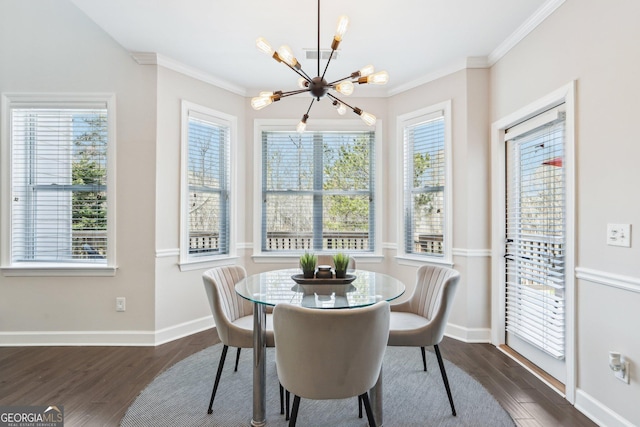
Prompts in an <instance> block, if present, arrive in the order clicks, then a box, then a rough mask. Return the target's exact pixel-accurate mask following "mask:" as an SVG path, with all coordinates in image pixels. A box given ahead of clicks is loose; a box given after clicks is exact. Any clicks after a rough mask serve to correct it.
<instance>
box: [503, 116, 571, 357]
mask: <svg viewBox="0 0 640 427" xmlns="http://www.w3.org/2000/svg"><path fill="white" fill-rule="evenodd" d="M547 117H549V118H550V119H549V120H545V123H544V124H540V125H538V126H536V127H534V128H533V129H527V128H526V126H524V127H520V129H519V130H522V129H524V132H518V129H514V131H515V132H511V134H512V135H513V134H516V135H517V136H515V137H511V138H510V135H509V134H510V132H509V131H507V153H508V154H507V156H509V158H508V159H507V162H506V164H507V203H506V205H507V216H506V218H507V219H506V221H507V223H506V255H505V258H506V329H507V331H508V332H510V333H513V334H515V335H516V336H518V337H519V338H521V339H523V340H525V341H527V342H529V343H530V344H532V345H534V346H536V347H538V348H540V349H541V350H543V351H545V352H547V353H548V354H550V355H552V356H553V357H555V358H557V359H563V358H564V348H565V292H564V285H565V265H564V259H565V246H566V237H565V173H564V165H563V160H564V128H565V127H564V115H563V114H562V113H560V112H559V110H555V111H553V112H552V114H548V113H547ZM529 127H530V126H529ZM518 133H520V134H519V135H518Z"/></svg>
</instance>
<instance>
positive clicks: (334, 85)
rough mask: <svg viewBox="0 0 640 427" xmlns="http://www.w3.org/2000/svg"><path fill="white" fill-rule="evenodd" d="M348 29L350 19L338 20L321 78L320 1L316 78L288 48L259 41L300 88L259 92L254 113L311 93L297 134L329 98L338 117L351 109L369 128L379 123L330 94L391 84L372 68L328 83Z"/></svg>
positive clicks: (254, 102)
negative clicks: (327, 76)
mask: <svg viewBox="0 0 640 427" xmlns="http://www.w3.org/2000/svg"><path fill="white" fill-rule="evenodd" d="M348 26H349V18H347V17H346V16H344V15H343V16H340V17H339V18H338V26H337V29H336V32H335V35H334V36H333V42H332V43H331V53H330V55H329V59H328V61H327V64H326V66H325V67H324V71H323V72H322V74H320V58H321V54H320V0H318V71H317V75H316V77H313V78H312V77H309V75H308V74H307V73H306V72H304V70H303V69H302V66H301V65H300V63H299V62H298V60H297V59H296V57H295V56H294V54H293V51H292V50H291V48H290V47H289V46H286V45H284V46H280V48H279V49H278V50H277V51H274V50H273V49H272V47H271V45H270V44H269V43H268V42H267V41H266V40H265V39H264V38H262V37H260V38H258V39H257V40H256V47H257V48H258V49H259V50H260V51H262V52H264V53H266V54H267V55H270V56H271V57H272V58H273V59H275V60H276V61H277V62H281V63H283V64H285V65H286V66H287V67H289V68H290V69H291V70H293V71H294V72H295V73H296V74H298V75H299V76H300V78H299V79H298V87H299V89H297V90H291V91H288V92H283V91H281V90H279V91H275V92H260V94H259V95H258V96H256V97H255V98H252V99H251V106H252V107H253V109H254V110H260V109H262V108H264V107H266V106H268V105H270V104H272V103H273V102H275V101H279V100H280V99H282V98H285V97H287V96H292V95H298V94H300V93H304V92H309V93H310V94H311V97H312V98H313V99H312V100H311V104H309V108H308V109H307V112H306V113H305V114H304V115H303V116H302V119H301V120H300V123H298V126H297V131H298V132H304V131H305V129H306V126H307V119H308V118H309V112H310V111H311V107H312V106H313V103H314V102H315V101H320V100H321V99H322V98H324V97H325V96H327V97H328V98H329V99H331V100H332V101H333V105H334V107H336V109H337V111H338V114H340V115H344V114H345V113H346V112H347V108H350V109H351V111H353V112H354V113H355V114H357V115H358V116H360V118H361V119H362V121H364V122H365V123H366V124H367V125H369V126H373V125H375V123H376V116H374V115H373V114H371V113H367V112H366V111H362V110H361V109H360V108H358V107H352V106H351V105H349V104H347V103H346V102H344V101H343V100H341V99H340V98H338V97H337V96H336V95H334V94H333V93H331V91H335V92H337V93H340V94H342V95H345V96H349V95H351V94H352V93H353V90H354V83H358V84H385V83H387V81H389V74H388V73H387V72H386V71H380V72H377V73H374V68H373V65H367V66H365V67H363V68H361V69H360V70H358V71H354V72H353V73H351V74H350V75H348V76H346V77H343V78H341V79H338V80H334V81H332V82H327V80H325V77H324V76H325V74H326V72H327V68H329V64H330V63H331V59H332V58H333V56H334V53H335V52H336V50H337V49H338V46H339V45H340V42H341V41H342V38H343V36H344V34H345V33H346V32H347V27H348Z"/></svg>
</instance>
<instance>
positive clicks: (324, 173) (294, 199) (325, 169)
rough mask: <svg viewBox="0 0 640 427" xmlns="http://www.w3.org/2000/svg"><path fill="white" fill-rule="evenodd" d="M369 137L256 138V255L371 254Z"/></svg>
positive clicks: (273, 134) (287, 134)
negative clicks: (259, 160) (258, 152)
mask: <svg viewBox="0 0 640 427" xmlns="http://www.w3.org/2000/svg"><path fill="white" fill-rule="evenodd" d="M374 147H375V132H371V131H340V132H305V133H297V132H282V131H263V132H262V251H263V252H276V251H298V252H299V251H304V250H311V251H332V250H340V251H343V250H348V251H349V252H372V251H373V250H374V242H375V238H374V229H375V226H374V225H375V217H374V211H375V209H374V204H375V197H374V195H375V191H374V190H375V188H374V182H375V179H374V178H375V177H374V173H375V168H374V165H375V161H374Z"/></svg>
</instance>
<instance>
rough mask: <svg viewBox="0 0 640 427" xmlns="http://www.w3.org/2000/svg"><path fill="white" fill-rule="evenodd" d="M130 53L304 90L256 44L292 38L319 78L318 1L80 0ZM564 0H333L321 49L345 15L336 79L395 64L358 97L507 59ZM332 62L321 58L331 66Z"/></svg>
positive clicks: (324, 16) (241, 86)
mask: <svg viewBox="0 0 640 427" xmlns="http://www.w3.org/2000/svg"><path fill="white" fill-rule="evenodd" d="M71 1H72V2H73V3H74V4H75V5H76V6H77V7H78V8H80V9H81V10H82V11H83V12H84V13H85V14H86V15H88V16H89V18H91V19H92V20H93V21H94V22H96V23H97V24H98V25H99V26H100V27H102V29H104V31H106V32H107V33H108V34H109V35H110V36H111V37H113V38H114V39H115V40H116V41H117V42H118V43H119V44H120V45H122V46H123V47H124V48H125V49H126V50H128V51H130V52H145V53H156V54H157V56H154V57H157V58H158V59H157V60H158V61H159V63H163V62H164V63H165V64H170V66H171V67H173V68H177V69H182V70H187V72H191V73H192V74H194V75H199V76H201V77H202V76H206V77H207V79H208V80H209V81H213V82H216V83H218V84H219V85H220V86H222V87H225V88H227V89H230V90H232V91H233V92H236V93H239V94H242V95H246V96H253V95H257V92H258V91H260V90H269V91H274V90H285V91H286V90H293V89H296V82H297V78H298V76H297V75H296V74H295V73H294V72H293V71H291V70H289V69H288V68H287V67H286V66H285V65H284V64H279V63H277V62H276V61H274V60H273V59H271V58H269V57H268V56H266V55H265V54H263V53H262V52H260V51H259V50H258V49H256V47H255V40H256V39H257V38H258V37H264V38H265V39H267V40H268V41H269V42H270V43H271V45H272V46H273V47H274V49H277V48H278V47H279V46H280V45H283V44H286V45H289V46H290V47H291V48H292V49H293V52H294V53H295V55H296V57H297V59H298V61H299V62H300V63H301V65H302V68H303V70H305V71H306V72H307V74H309V75H310V76H311V77H314V76H316V75H317V74H318V73H317V69H318V64H317V61H316V60H315V59H314V60H308V59H306V58H305V49H309V50H314V51H315V50H316V49H317V36H318V3H317V0H235V1H232V0H180V1H177V0H109V1H104V0H71ZM562 1H563V0H481V1H480V0H401V1H399V0H396V1H380V0H350V1H339V0H324V1H322V2H321V7H320V35H321V37H320V47H321V49H328V48H329V47H330V44H331V41H332V39H333V34H334V31H335V27H336V23H337V20H338V17H339V16H340V15H347V16H348V17H349V21H350V23H349V29H348V31H347V33H346V34H345V36H344V39H343V41H342V43H341V44H340V48H339V52H338V58H337V59H335V60H332V61H331V64H330V66H329V68H328V70H327V73H326V78H327V80H328V81H334V80H337V79H341V78H342V77H345V76H348V75H349V74H351V72H353V71H356V70H358V69H359V68H361V67H363V66H364V65H367V64H373V65H374V66H375V67H376V71H380V70H387V71H388V72H389V75H390V79H389V83H388V84H387V85H386V86H373V85H368V86H366V87H365V86H360V87H356V91H355V92H354V95H353V96H386V95H389V94H393V93H398V92H401V91H403V90H406V89H408V88H410V87H413V86H416V85H417V84H420V83H424V82H426V81H429V80H432V79H433V78H435V77H438V76H441V75H444V74H448V73H450V72H453V71H456V70H458V69H462V68H464V67H465V66H469V67H474V66H480V67H481V66H487V65H490V64H492V63H493V62H495V60H497V59H499V57H500V56H501V55H502V54H504V53H505V52H506V51H508V49H509V48H510V47H511V46H513V45H514V44H515V43H517V42H518V41H519V40H520V39H522V38H523V37H524V36H526V34H527V33H528V31H530V30H531V29H532V28H534V27H535V26H536V25H537V24H538V23H539V22H541V21H542V20H543V19H544V18H545V17H546V16H548V14H549V13H551V12H552V11H553V10H555V8H556V7H557V6H558V5H559V4H561V3H562ZM325 64H326V61H322V62H321V72H322V71H323V70H324V67H325Z"/></svg>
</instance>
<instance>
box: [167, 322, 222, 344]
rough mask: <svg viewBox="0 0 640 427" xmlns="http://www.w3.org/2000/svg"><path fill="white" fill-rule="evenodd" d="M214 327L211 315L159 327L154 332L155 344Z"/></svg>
mask: <svg viewBox="0 0 640 427" xmlns="http://www.w3.org/2000/svg"><path fill="white" fill-rule="evenodd" d="M213 327H214V323H213V317H212V316H205V317H201V318H200V319H195V320H191V321H189V322H184V323H181V324H179V325H174V326H170V327H168V328H164V329H160V330H158V331H156V333H155V345H160V344H165V343H168V342H170V341H174V340H177V339H179V338H184V337H186V336H189V335H193V334H195V333H198V332H202V331H206V330H207V329H211V328H213Z"/></svg>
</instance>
